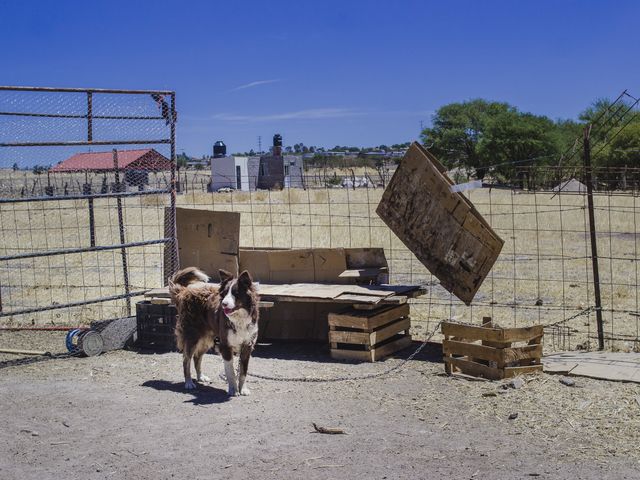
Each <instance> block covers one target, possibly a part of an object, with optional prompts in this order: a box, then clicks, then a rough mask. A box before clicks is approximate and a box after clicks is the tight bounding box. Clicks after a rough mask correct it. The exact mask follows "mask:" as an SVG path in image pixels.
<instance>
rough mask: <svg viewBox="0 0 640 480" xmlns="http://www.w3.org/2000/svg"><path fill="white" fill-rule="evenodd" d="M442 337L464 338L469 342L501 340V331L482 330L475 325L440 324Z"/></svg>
mask: <svg viewBox="0 0 640 480" xmlns="http://www.w3.org/2000/svg"><path fill="white" fill-rule="evenodd" d="M440 328H441V331H442V334H443V335H450V336H452V337H460V338H466V339H469V340H489V341H493V342H499V341H501V340H502V330H501V329H499V328H483V327H480V326H476V325H463V324H460V323H453V322H442V325H441V326H440Z"/></svg>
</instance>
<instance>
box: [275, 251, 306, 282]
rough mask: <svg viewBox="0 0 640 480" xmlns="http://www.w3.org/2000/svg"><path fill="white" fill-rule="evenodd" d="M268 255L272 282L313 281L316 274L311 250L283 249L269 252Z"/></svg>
mask: <svg viewBox="0 0 640 480" xmlns="http://www.w3.org/2000/svg"><path fill="white" fill-rule="evenodd" d="M268 256H269V269H270V271H271V279H270V281H271V282H273V283H305V282H307V283H308V282H313V279H314V278H315V275H314V265H313V253H312V252H311V250H282V251H276V252H269V253H268Z"/></svg>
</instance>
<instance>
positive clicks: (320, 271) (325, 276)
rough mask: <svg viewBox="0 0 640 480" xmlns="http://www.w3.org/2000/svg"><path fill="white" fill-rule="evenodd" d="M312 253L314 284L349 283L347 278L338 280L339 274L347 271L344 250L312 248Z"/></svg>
mask: <svg viewBox="0 0 640 480" xmlns="http://www.w3.org/2000/svg"><path fill="white" fill-rule="evenodd" d="M312 252H313V271H314V280H313V281H314V282H319V283H349V279H348V278H340V274H341V273H342V272H344V271H345V270H346V269H347V262H346V258H345V251H344V249H342V248H314V249H313V250H312Z"/></svg>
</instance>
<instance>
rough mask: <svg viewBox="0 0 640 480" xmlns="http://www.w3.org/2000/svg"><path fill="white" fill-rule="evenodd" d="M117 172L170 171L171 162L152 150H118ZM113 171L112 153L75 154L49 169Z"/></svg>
mask: <svg viewBox="0 0 640 480" xmlns="http://www.w3.org/2000/svg"><path fill="white" fill-rule="evenodd" d="M117 157H118V169H119V170H143V171H160V170H171V166H172V165H171V161H170V160H169V159H168V158H167V157H165V156H164V155H161V154H160V153H158V152H156V151H155V150H154V149H153V148H145V149H141V150H118V151H117ZM113 170H115V165H114V161H113V151H108V152H90V153H77V154H75V155H73V156H72V157H69V158H67V159H66V160H63V161H62V162H60V163H58V164H57V165H56V166H54V167H52V168H51V170H50V171H51V172H56V173H57V172H110V171H113Z"/></svg>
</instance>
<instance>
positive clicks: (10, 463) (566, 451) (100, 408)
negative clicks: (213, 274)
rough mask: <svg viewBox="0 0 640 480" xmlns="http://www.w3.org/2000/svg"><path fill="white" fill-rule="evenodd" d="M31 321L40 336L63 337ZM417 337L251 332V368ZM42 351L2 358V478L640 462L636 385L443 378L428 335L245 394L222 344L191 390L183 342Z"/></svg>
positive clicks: (515, 472) (254, 385)
mask: <svg viewBox="0 0 640 480" xmlns="http://www.w3.org/2000/svg"><path fill="white" fill-rule="evenodd" d="M2 334H3V335H4V334H5V333H4V332H3V333H2ZM39 335H40V343H41V345H40V347H42V346H43V345H45V344H46V343H47V342H48V341H50V340H51V339H52V338H53V339H55V341H56V342H57V341H58V340H61V338H60V334H59V333H58V334H50V333H42V334H39ZM32 338H33V337H32ZM5 340H6V339H5ZM417 345H418V344H417V343H416V344H414V345H413V346H412V347H410V348H409V349H407V350H406V351H405V352H402V353H401V354H400V355H399V357H398V358H393V359H388V360H386V361H384V362H378V363H376V364H351V363H341V362H335V361H333V360H331V359H330V357H329V355H328V353H327V351H326V347H323V346H320V345H317V344H311V345H310V344H260V345H259V346H258V348H257V350H256V352H255V356H254V358H253V359H252V363H251V365H250V372H253V373H256V374H263V375H271V376H281V377H313V378H325V379H328V378H335V377H341V376H348V377H350V378H353V377H357V376H362V375H366V374H369V373H377V372H382V371H384V370H386V369H388V368H389V367H392V366H394V365H397V364H398V363H400V362H401V361H402V357H403V356H404V357H405V358H406V356H407V355H408V354H410V353H411V352H412V350H413V349H415V348H416V346H417ZM35 346H36V347H38V345H37V342H36V345H35ZM37 358H39V359H40V361H32V360H29V359H20V358H19V357H15V356H9V355H4V356H0V392H2V393H1V394H0V398H1V403H2V409H1V410H0V424H1V425H2V429H0V478H2V479H4V480H13V479H20V480H25V479H35V478H37V479H59V478H63V477H72V478H83V479H106V478H109V479H116V478H136V479H165V478H166V479H170V478H189V479H198V478H203V479H204V478H207V479H210V478H220V477H225V478H238V479H241V478H242V479H244V478H260V479H263V478H274V479H276V478H277V479H297V478H306V479H316V478H317V479H325V478H365V477H366V478H372V479H397V478H452V479H477V478H491V479H515V478H555V479H565V478H571V479H596V478H597V479H601V478H616V479H617V478H628V479H632V478H634V479H635V478H638V470H639V468H640V450H639V449H638V441H639V440H640V389H639V388H638V385H634V384H624V383H613V382H606V381H597V380H590V379H583V378H576V379H575V381H576V385H575V386H574V387H567V386H565V385H563V384H561V383H560V382H559V378H560V377H558V376H553V375H547V374H539V375H535V376H529V377H526V378H525V380H526V383H525V384H524V386H522V387H521V388H517V389H514V388H511V387H508V386H507V385H506V384H505V383H504V382H486V381H471V380H468V379H461V378H450V377H447V376H444V375H443V371H444V369H443V366H442V363H440V358H441V352H440V351H439V349H438V346H437V345H435V344H430V345H428V346H427V348H425V349H424V350H423V351H422V352H421V353H420V354H419V355H418V356H416V358H415V359H414V360H411V361H410V362H408V363H407V364H406V365H404V367H403V368H401V369H400V370H397V371H395V372H393V373H391V374H389V375H386V376H383V377H379V378H374V379H368V380H348V381H342V382H329V383H327V382H289V381H272V380H262V379H258V378H255V377H253V378H250V379H249V381H248V385H249V386H250V388H251V396H248V397H234V398H228V397H227V395H226V393H225V383H224V382H223V380H221V379H220V378H219V377H218V374H219V373H220V372H221V371H222V362H221V360H220V358H219V357H218V356H215V355H208V356H207V357H206V358H205V360H204V370H205V373H206V374H208V375H209V376H210V377H211V378H212V381H211V382H210V383H207V384H201V385H200V386H199V388H198V390H197V391H189V392H187V391H185V390H184V389H183V384H182V374H181V364H180V357H179V354H178V353H173V352H172V353H162V354H157V353H148V352H138V351H124V350H119V351H112V352H108V353H105V354H102V355H100V356H97V357H91V358H77V357H72V358H58V359H50V358H47V357H37ZM505 387H506V388H505ZM516 413H517V418H515V419H511V420H510V419H509V416H510V415H511V414H516ZM312 423H316V424H317V425H318V426H322V427H334V428H341V429H343V430H344V431H345V433H346V434H344V435H327V434H320V433H316V432H315V431H314V428H313V426H312Z"/></svg>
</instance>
